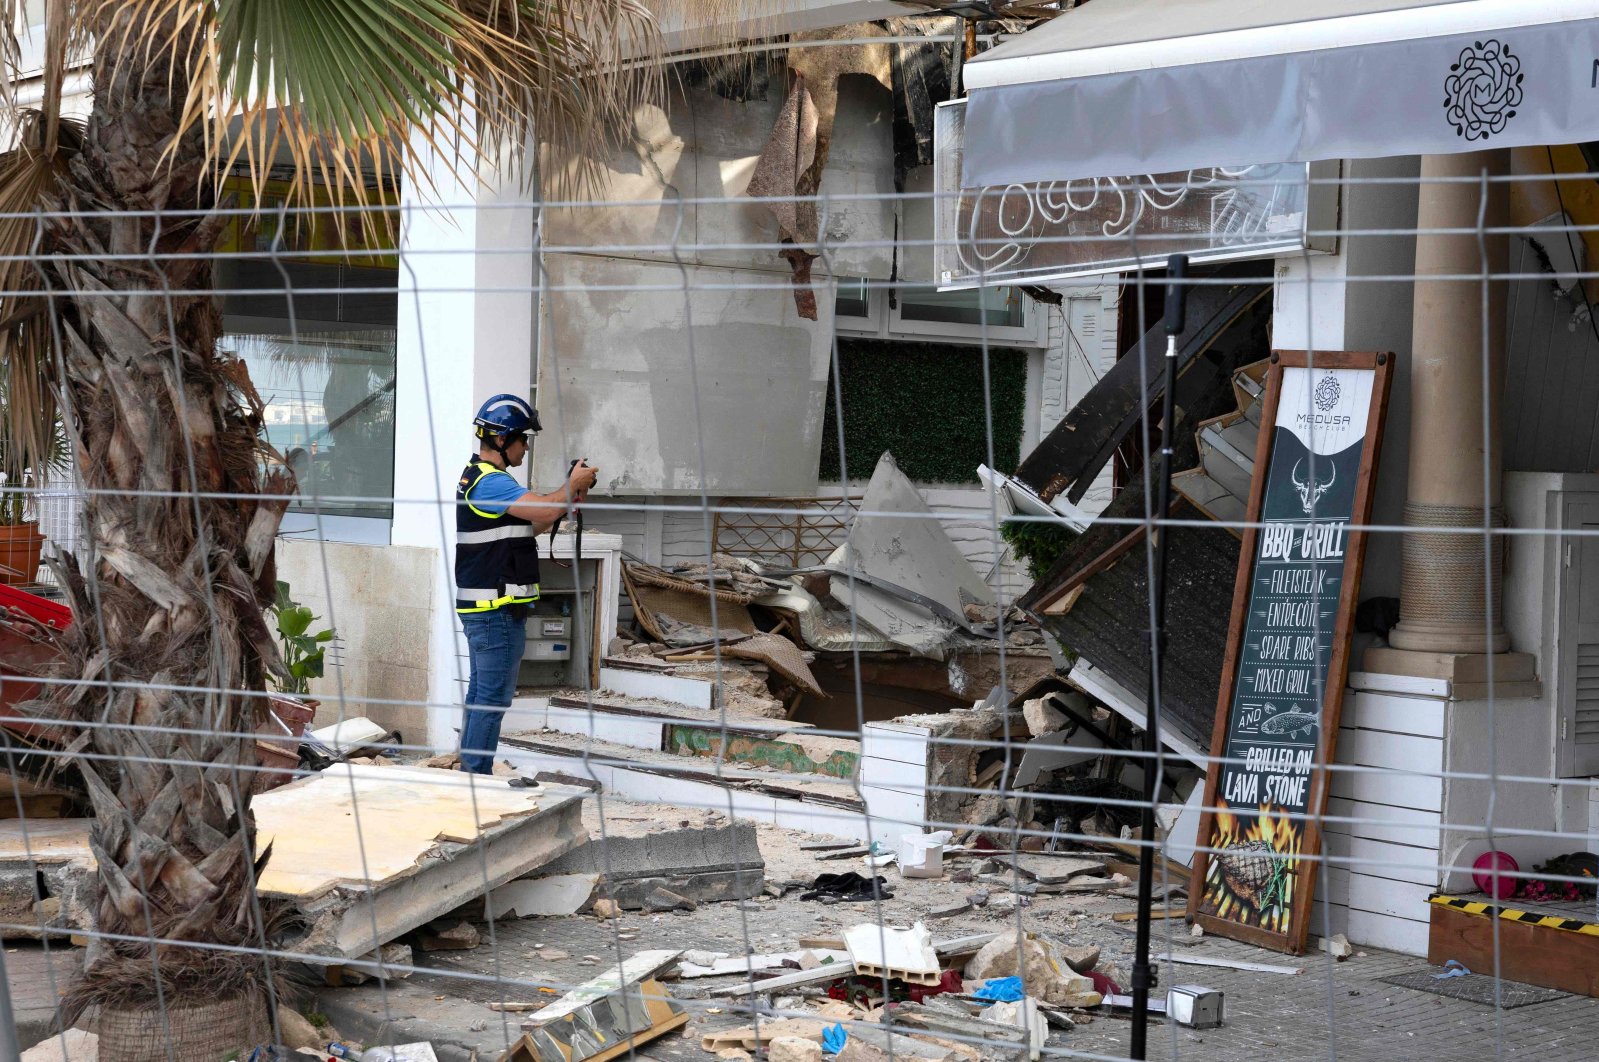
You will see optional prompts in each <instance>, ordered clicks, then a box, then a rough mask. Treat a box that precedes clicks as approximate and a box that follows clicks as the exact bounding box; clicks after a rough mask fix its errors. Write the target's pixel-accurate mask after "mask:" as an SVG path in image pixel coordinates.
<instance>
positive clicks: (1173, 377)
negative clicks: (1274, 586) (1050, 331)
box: [1129, 254, 1188, 1059]
mask: <svg viewBox="0 0 1599 1062" xmlns="http://www.w3.org/2000/svg"><path fill="white" fill-rule="evenodd" d="M1187 275H1188V256H1187V255H1183V254H1174V255H1172V256H1171V257H1170V258H1168V259H1167V260H1166V368H1165V388H1164V390H1163V393H1162V397H1161V417H1160V466H1159V467H1158V468H1157V469H1156V470H1155V477H1156V478H1155V511H1154V512H1153V513H1152V514H1151V516H1152V519H1153V520H1154V521H1160V520H1164V519H1165V518H1166V515H1167V512H1168V510H1169V509H1170V508H1171V462H1172V433H1173V429H1174V428H1175V424H1174V421H1175V420H1176V416H1177V412H1176V397H1175V392H1176V390H1177V337H1178V336H1180V335H1182V332H1183V325H1184V317H1185V315H1186V310H1187V305H1186V303H1187V299H1188V289H1187V287H1185V286H1184V284H1183V280H1184V279H1185V278H1186V277H1187ZM1149 533H1150V534H1151V535H1152V536H1154V537H1153V544H1154V548H1155V571H1154V575H1153V577H1152V578H1151V580H1150V584H1149V595H1150V600H1151V601H1152V603H1153V606H1154V607H1153V610H1152V611H1153V616H1152V619H1153V621H1154V622H1153V623H1152V624H1151V626H1150V631H1149V686H1148V697H1147V700H1146V702H1145V711H1146V716H1145V719H1144V752H1145V753H1146V754H1147V755H1146V756H1145V758H1144V806H1143V808H1142V822H1141V824H1140V829H1139V835H1140V840H1139V847H1138V937H1137V941H1136V942H1135V944H1134V951H1133V1043H1132V1051H1131V1053H1130V1055H1129V1057H1131V1058H1140V1059H1141V1058H1144V1057H1146V1055H1145V1050H1146V1044H1147V1042H1148V1038H1149V989H1150V985H1151V982H1152V981H1153V980H1154V979H1153V977H1151V975H1150V965H1149V924H1150V914H1151V907H1152V906H1153V901H1154V888H1155V796H1156V791H1155V773H1156V772H1155V764H1156V757H1157V756H1158V755H1159V752H1160V748H1159V743H1158V739H1157V738H1156V730H1157V728H1156V725H1155V723H1156V719H1157V717H1158V715H1159V688H1160V674H1161V662H1162V661H1163V660H1164V658H1165V649H1166V528H1164V527H1162V526H1160V525H1159V524H1158V523H1152V524H1151V527H1150V531H1149Z"/></svg>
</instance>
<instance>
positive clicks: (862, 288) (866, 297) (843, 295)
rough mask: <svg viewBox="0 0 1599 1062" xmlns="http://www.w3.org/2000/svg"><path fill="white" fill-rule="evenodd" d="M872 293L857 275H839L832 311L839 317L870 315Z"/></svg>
mask: <svg viewBox="0 0 1599 1062" xmlns="http://www.w3.org/2000/svg"><path fill="white" fill-rule="evenodd" d="M871 296H872V293H871V291H870V289H868V288H867V286H866V281H864V280H862V279H861V278H859V277H839V279H838V297H837V298H836V299H834V301H833V313H834V314H835V315H837V316H839V317H870V316H871V314H872V305H871Z"/></svg>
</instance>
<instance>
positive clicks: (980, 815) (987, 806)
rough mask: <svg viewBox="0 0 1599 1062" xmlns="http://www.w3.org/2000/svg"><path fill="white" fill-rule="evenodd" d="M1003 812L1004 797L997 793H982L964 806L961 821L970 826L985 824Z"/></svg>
mask: <svg viewBox="0 0 1599 1062" xmlns="http://www.w3.org/2000/svg"><path fill="white" fill-rule="evenodd" d="M1004 813H1005V801H1004V799H1003V798H1002V797H1001V796H1000V795H999V794H998V793H984V794H983V795H982V796H979V797H978V798H977V799H975V800H973V801H972V802H971V804H970V805H969V806H967V807H966V809H965V810H964V811H963V813H962V815H961V821H962V822H966V823H969V824H970V825H972V826H987V825H988V824H989V823H991V822H993V821H994V820H995V819H997V818H999V817H1000V816H1001V815H1003V814H1004Z"/></svg>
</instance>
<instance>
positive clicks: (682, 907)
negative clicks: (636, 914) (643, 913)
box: [644, 885, 698, 912]
mask: <svg viewBox="0 0 1599 1062" xmlns="http://www.w3.org/2000/svg"><path fill="white" fill-rule="evenodd" d="M696 906H698V905H697V904H696V903H695V902H694V901H693V900H691V899H689V898H688V897H687V896H681V895H679V894H678V893H675V892H673V891H672V890H671V889H666V888H662V887H661V886H659V885H657V886H656V887H655V888H653V889H651V890H650V891H649V893H648V894H646V895H645V897H644V909H645V910H647V911H656V912H665V911H692V910H694V908H695V907H696Z"/></svg>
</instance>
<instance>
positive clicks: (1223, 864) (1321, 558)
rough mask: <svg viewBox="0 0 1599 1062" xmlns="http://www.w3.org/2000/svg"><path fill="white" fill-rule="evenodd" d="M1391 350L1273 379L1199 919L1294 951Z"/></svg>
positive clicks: (1207, 829) (1197, 879) (1275, 366)
mask: <svg viewBox="0 0 1599 1062" xmlns="http://www.w3.org/2000/svg"><path fill="white" fill-rule="evenodd" d="M1392 366H1393V356H1392V355H1390V354H1365V353H1352V352H1336V353H1333V352H1319V351H1318V352H1316V353H1315V354H1314V355H1310V354H1307V353H1305V352H1303V351H1278V352H1276V353H1274V354H1273V355H1272V362H1271V369H1270V372H1269V374H1268V375H1267V380H1266V396H1265V408H1264V415H1263V416H1262V418H1261V424H1262V428H1261V432H1260V438H1259V442H1258V443H1257V445H1256V451H1255V469H1254V477H1253V482H1252V484H1251V492H1250V503H1249V523H1250V524H1251V525H1253V526H1251V527H1249V528H1248V529H1246V531H1245V533H1244V544H1243V549H1242V551H1241V553H1240V556H1239V571H1238V582H1237V586H1236V589H1235V590H1234V592H1233V612H1232V625H1231V628H1230V631H1229V635H1228V643H1227V656H1226V658H1225V660H1224V663H1223V670H1222V683H1221V694H1220V703H1219V704H1218V705H1217V710H1216V729H1215V733H1214V737H1213V739H1212V741H1211V750H1212V754H1213V755H1214V756H1217V757H1220V759H1219V760H1213V761H1212V763H1211V764H1210V770H1209V773H1208V775H1207V777H1206V780H1205V803H1204V806H1205V808H1206V809H1207V810H1206V811H1205V813H1204V815H1203V817H1202V818H1201V820H1200V827H1199V830H1200V832H1199V837H1200V841H1201V844H1202V847H1203V849H1205V850H1203V851H1201V852H1199V853H1198V854H1196V856H1195V858H1194V870H1193V881H1192V883H1191V888H1190V890H1189V901H1188V904H1189V915H1190V916H1191V917H1192V918H1193V919H1194V920H1195V921H1196V922H1198V923H1199V924H1200V925H1202V926H1204V927H1205V928H1206V929H1207V930H1210V931H1213V932H1215V933H1217V934H1219V935H1222V936H1228V937H1233V938H1235V939H1239V940H1247V941H1250V942H1251V943H1255V944H1259V945H1262V946H1265V947H1271V948H1276V949H1278V950H1282V951H1289V952H1294V953H1296V954H1297V953H1298V952H1301V951H1303V950H1304V948H1305V942H1306V936H1307V934H1308V932H1309V914H1310V901H1311V896H1312V893H1313V891H1314V888H1315V881H1316V869H1317V863H1318V860H1317V859H1316V858H1315V856H1316V855H1317V854H1318V853H1319V851H1320V848H1321V833H1320V829H1319V819H1320V816H1321V815H1322V813H1323V812H1324V810H1325V808H1326V802H1327V783H1328V774H1329V772H1328V771H1327V770H1326V769H1325V765H1326V764H1328V763H1330V762H1332V760H1333V752H1334V744H1335V742H1336V741H1337V738H1338V719H1339V714H1340V711H1341V708H1342V704H1343V691H1344V682H1345V680H1346V677H1347V675H1348V671H1349V659H1348V657H1349V641H1350V634H1351V632H1352V629H1353V628H1352V619H1353V614H1354V608H1355V595H1356V593H1357V592H1358V590H1359V587H1360V570H1361V562H1362V558H1363V554H1364V550H1365V534H1364V533H1363V532H1362V531H1359V530H1355V529H1353V528H1354V527H1358V526H1359V525H1364V524H1366V523H1367V522H1369V519H1370V514H1371V491H1372V481H1373V478H1374V475H1375V471H1376V462H1377V455H1378V451H1379V449H1380V447H1381V443H1382V438H1381V436H1382V421H1383V414H1384V412H1385V410H1386V407H1387V398H1388V381H1389V373H1390V370H1391V369H1392Z"/></svg>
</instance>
